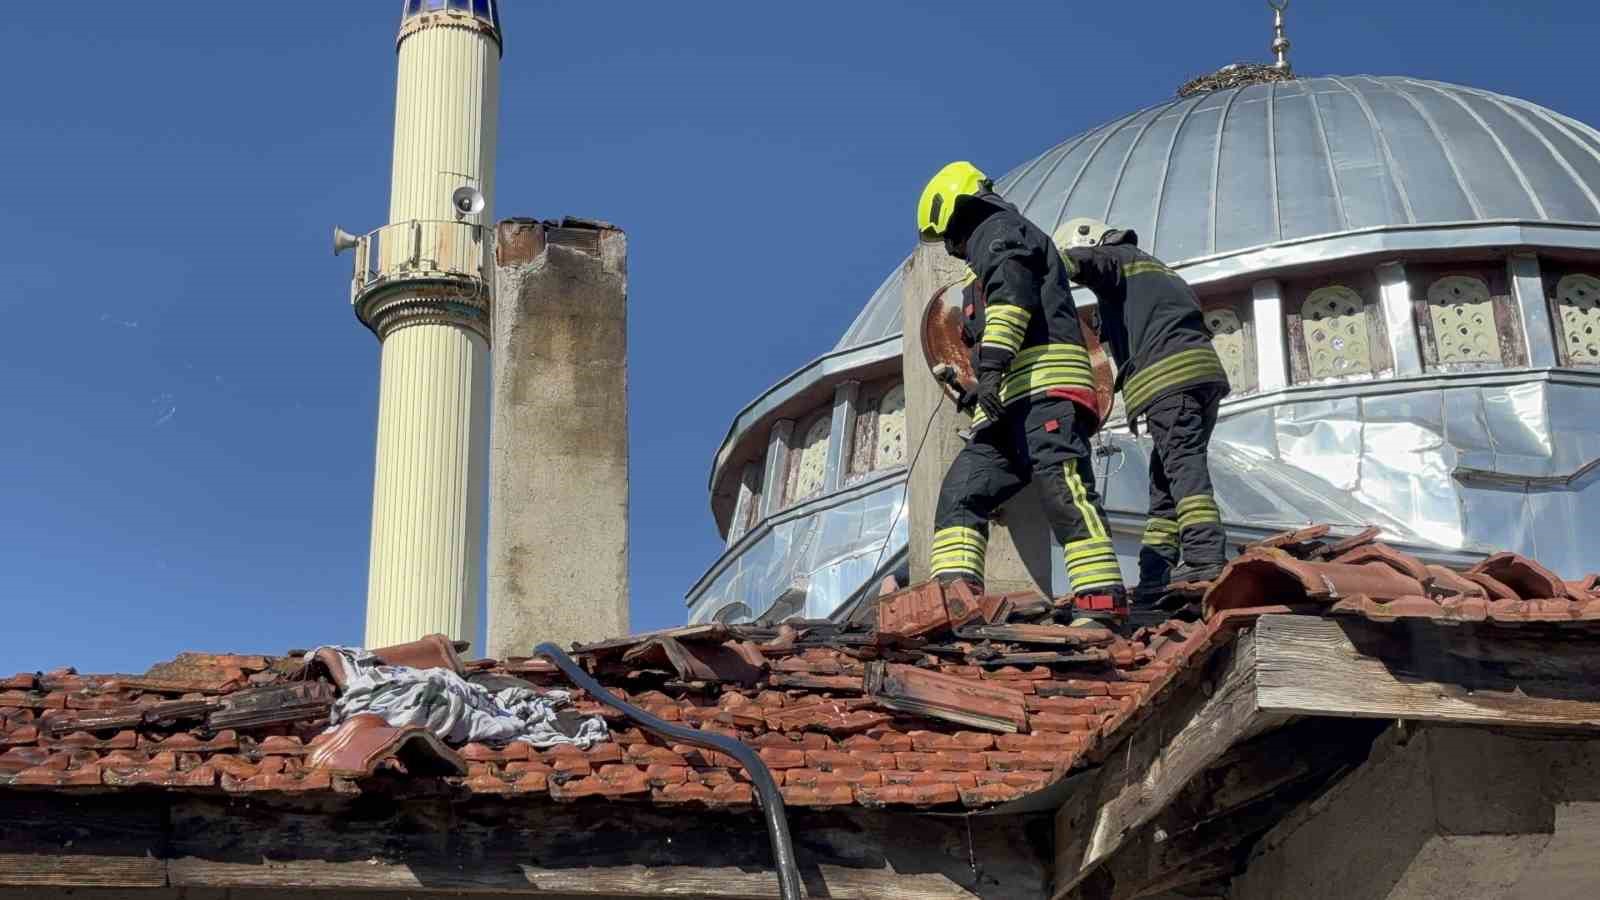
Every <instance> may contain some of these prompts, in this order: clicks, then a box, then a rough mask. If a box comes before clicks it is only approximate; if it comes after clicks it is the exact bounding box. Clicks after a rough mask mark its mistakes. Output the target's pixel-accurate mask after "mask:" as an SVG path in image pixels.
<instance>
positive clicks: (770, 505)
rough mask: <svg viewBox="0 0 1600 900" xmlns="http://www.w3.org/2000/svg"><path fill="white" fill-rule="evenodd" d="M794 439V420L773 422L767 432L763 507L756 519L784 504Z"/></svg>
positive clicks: (762, 517) (778, 508) (762, 480)
mask: <svg viewBox="0 0 1600 900" xmlns="http://www.w3.org/2000/svg"><path fill="white" fill-rule="evenodd" d="M793 441H794V420H793V419H779V420H778V421H776V422H773V423H772V430H771V431H769V432H768V433H767V464H766V471H764V472H763V473H762V475H761V509H760V510H759V511H758V512H757V513H756V521H758V522H759V521H761V520H762V519H765V518H767V517H768V516H770V515H772V514H773V513H775V512H779V511H781V510H782V509H783V506H784V502H783V501H784V496H783V495H784V493H785V492H786V491H787V490H788V489H789V485H788V482H789V448H790V445H791V444H792V443H793Z"/></svg>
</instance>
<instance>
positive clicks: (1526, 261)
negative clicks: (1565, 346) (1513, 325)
mask: <svg viewBox="0 0 1600 900" xmlns="http://www.w3.org/2000/svg"><path fill="white" fill-rule="evenodd" d="M1506 274H1508V275H1510V276H1511V278H1510V281H1511V296H1512V297H1513V298H1514V299H1515V300H1516V301H1517V311H1518V313H1519V314H1520V315H1521V316H1522V333H1523V335H1524V336H1525V337H1526V340H1527V342H1528V365H1529V366H1530V367H1532V368H1535V369H1552V368H1555V367H1556V365H1558V362H1557V358H1556V336H1555V329H1554V328H1552V327H1551V325H1550V301H1549V300H1548V299H1547V298H1546V297H1545V293H1544V278H1543V276H1542V275H1541V274H1540V271H1539V257H1538V256H1537V255H1535V254H1534V253H1533V252H1532V251H1519V252H1516V253H1513V254H1511V255H1510V256H1508V257H1506Z"/></svg>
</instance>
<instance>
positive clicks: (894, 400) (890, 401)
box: [872, 384, 906, 469]
mask: <svg viewBox="0 0 1600 900" xmlns="http://www.w3.org/2000/svg"><path fill="white" fill-rule="evenodd" d="M877 418H878V428H877V431H878V434H877V446H876V448H875V449H874V452H873V458H872V467H873V468H874V469H887V468H890V467H892V466H903V465H905V462H906V390H905V387H904V386H903V385H898V384H897V385H895V386H894V387H892V388H890V389H889V390H888V391H886V392H885V393H884V395H883V399H882V400H879V401H878V417H877Z"/></svg>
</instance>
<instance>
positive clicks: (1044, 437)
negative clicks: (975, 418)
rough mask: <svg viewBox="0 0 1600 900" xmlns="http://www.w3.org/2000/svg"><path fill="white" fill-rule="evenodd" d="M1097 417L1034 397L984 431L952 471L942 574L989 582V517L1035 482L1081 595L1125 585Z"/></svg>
mask: <svg viewBox="0 0 1600 900" xmlns="http://www.w3.org/2000/svg"><path fill="white" fill-rule="evenodd" d="M1095 428H1096V423H1095V422H1094V421H1093V419H1092V417H1091V415H1090V414H1089V413H1087V412H1085V411H1082V410H1080V409H1078V407H1077V405H1076V404H1074V403H1073V402H1072V401H1071V400H1066V399H1058V398H1054V397H1046V396H1040V397H1030V398H1024V399H1022V400H1017V401H1015V402H1013V403H1011V404H1010V405H1009V406H1007V407H1006V415H1005V417H1004V418H1002V419H1001V420H1000V421H998V422H995V423H993V424H991V425H989V426H988V427H987V428H984V429H982V430H981V431H979V432H978V433H977V434H976V435H975V436H974V437H973V438H972V440H970V441H968V442H967V446H966V447H964V448H962V450H961V452H960V453H958V454H957V455H956V458H955V461H954V462H952V463H951V464H950V468H949V470H948V471H946V472H945V476H944V483H943V485H942V486H941V487H940V489H939V504H938V508H937V510H936V511H935V513H934V536H933V551H932V560H931V561H932V570H933V575H934V577H936V578H945V579H949V578H966V579H970V580H972V581H975V582H978V583H980V584H981V583H982V582H983V573H984V558H985V555H986V553H987V551H988V545H989V520H990V518H992V517H993V516H994V513H995V511H996V510H997V509H999V508H1000V506H1001V505H1002V504H1004V503H1005V502H1006V501H1007V500H1010V499H1011V498H1012V497H1014V496H1016V494H1017V492H1018V491H1021V490H1022V489H1023V488H1024V487H1025V486H1027V484H1028V483H1029V482H1030V481H1037V482H1038V483H1039V496H1040V500H1041V503H1042V505H1043V507H1044V514H1045V518H1046V519H1048V520H1049V522H1050V529H1051V531H1052V533H1053V534H1054V536H1055V539H1056V540H1057V541H1058V542H1059V543H1060V544H1061V545H1062V547H1063V548H1064V549H1065V551H1066V562H1067V575H1068V577H1069V578H1070V579H1071V582H1072V590H1073V592H1074V593H1077V594H1084V593H1106V592H1108V591H1110V590H1112V589H1120V588H1121V587H1122V570H1121V567H1120V566H1119V565H1118V563H1117V555H1116V552H1115V551H1114V550H1113V549H1112V547H1111V535H1110V533H1109V532H1108V531H1107V530H1106V524H1105V511H1104V509H1103V508H1102V507H1101V505H1100V495H1099V494H1098V493H1097V492H1096V491H1095V479H1094V467H1093V465H1092V463H1091V462H1090V455H1089V438H1090V436H1091V435H1093V434H1094V430H1095Z"/></svg>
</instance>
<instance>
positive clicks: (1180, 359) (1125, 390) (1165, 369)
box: [1122, 347, 1228, 411]
mask: <svg viewBox="0 0 1600 900" xmlns="http://www.w3.org/2000/svg"><path fill="white" fill-rule="evenodd" d="M1207 376H1216V377H1217V378H1219V379H1221V380H1223V381H1226V380H1227V379H1228V374H1227V372H1225V371H1224V370H1223V368H1222V360H1221V359H1218V358H1217V351H1216V350H1214V349H1212V348H1211V347H1191V348H1190V349H1188V350H1180V351H1178V352H1177V353H1174V354H1172V355H1171V356H1168V357H1167V358H1165V359H1159V360H1156V361H1155V362H1153V363H1151V364H1150V365H1148V366H1146V367H1145V368H1143V369H1141V370H1139V371H1138V372H1137V373H1135V374H1134V376H1133V377H1132V378H1129V379H1128V381H1127V383H1126V384H1124V385H1123V386H1122V398H1123V399H1124V400H1126V401H1127V403H1128V409H1130V410H1135V411H1137V410H1139V409H1140V408H1142V407H1143V406H1144V405H1145V404H1146V403H1148V402H1150V401H1151V400H1153V399H1154V398H1155V397H1156V395H1158V394H1160V393H1161V392H1162V391H1164V390H1167V389H1168V388H1173V387H1179V386H1181V385H1184V384H1188V383H1190V382H1193V381H1198V380H1200V379H1202V378H1205V377H1207Z"/></svg>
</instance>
